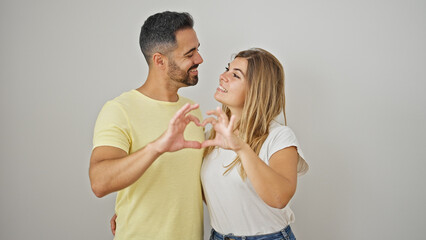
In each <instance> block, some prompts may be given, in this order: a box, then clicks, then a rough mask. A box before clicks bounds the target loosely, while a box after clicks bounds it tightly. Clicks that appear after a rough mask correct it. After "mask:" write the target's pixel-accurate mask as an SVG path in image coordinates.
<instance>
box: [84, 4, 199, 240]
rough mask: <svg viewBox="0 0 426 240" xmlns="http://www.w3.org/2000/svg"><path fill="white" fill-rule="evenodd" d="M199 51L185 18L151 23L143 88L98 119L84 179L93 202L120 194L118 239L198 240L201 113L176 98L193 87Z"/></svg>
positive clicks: (143, 39)
mask: <svg viewBox="0 0 426 240" xmlns="http://www.w3.org/2000/svg"><path fill="white" fill-rule="evenodd" d="M199 45H200V44H199V42H198V38H197V35H196V33H195V31H194V29H193V20H192V17H191V15H189V14H188V13H176V12H162V13H157V14H154V15H152V16H150V17H149V18H148V19H147V20H146V21H145V23H144V25H143V26H142V30H141V34H140V46H141V50H142V53H143V55H144V57H145V59H146V61H147V63H148V66H149V73H148V76H147V79H146V81H145V83H144V84H143V85H142V86H141V87H140V88H138V89H136V90H131V91H129V92H125V93H123V94H122V95H120V96H119V97H117V98H115V99H113V100H111V101H108V102H107V103H106V104H105V105H104V107H103V108H102V110H101V112H100V113H99V116H98V119H97V121H96V126H95V130H94V137H93V143H94V146H93V152H92V156H91V159H90V170H89V176H90V181H91V186H92V190H93V192H94V193H95V195H96V196H97V197H103V196H105V195H107V194H109V193H112V192H115V191H118V194H117V199H116V207H115V211H116V214H117V216H118V217H117V219H116V223H117V227H116V232H115V239H126V240H127V239H197V240H199V239H201V238H202V233H203V206H202V194H201V183H200V175H199V174H200V167H201V160H202V150H201V142H202V141H203V140H204V135H203V129H202V127H199V126H200V122H199V118H201V113H200V111H199V109H197V108H198V105H196V104H193V105H191V104H192V103H193V102H192V101H190V100H189V99H187V98H184V97H182V96H179V95H178V94H177V91H178V89H179V88H181V87H186V86H193V85H195V84H197V82H198V71H197V67H198V65H199V64H201V63H202V62H203V59H202V57H201V56H200V54H199V53H198V47H199ZM191 111H193V113H194V115H192V114H190V113H189V112H191ZM190 122H194V123H196V124H192V123H191V124H190Z"/></svg>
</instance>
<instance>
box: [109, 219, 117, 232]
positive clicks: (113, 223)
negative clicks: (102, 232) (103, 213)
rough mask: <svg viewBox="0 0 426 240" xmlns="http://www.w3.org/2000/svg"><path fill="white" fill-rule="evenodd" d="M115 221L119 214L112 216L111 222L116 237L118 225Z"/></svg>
mask: <svg viewBox="0 0 426 240" xmlns="http://www.w3.org/2000/svg"><path fill="white" fill-rule="evenodd" d="M115 219H117V214H114V216H112V218H111V221H110V222H109V223H110V224H111V232H112V235H114V236H115V229H116V228H117V225H116V224H115Z"/></svg>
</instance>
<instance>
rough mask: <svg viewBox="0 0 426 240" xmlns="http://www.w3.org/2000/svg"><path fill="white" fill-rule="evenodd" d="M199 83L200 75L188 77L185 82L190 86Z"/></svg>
mask: <svg viewBox="0 0 426 240" xmlns="http://www.w3.org/2000/svg"><path fill="white" fill-rule="evenodd" d="M197 83H198V76H197V77H195V78H192V79H188V80H187V81H185V82H184V84H185V85H186V86H187V87H189V86H195V85H197Z"/></svg>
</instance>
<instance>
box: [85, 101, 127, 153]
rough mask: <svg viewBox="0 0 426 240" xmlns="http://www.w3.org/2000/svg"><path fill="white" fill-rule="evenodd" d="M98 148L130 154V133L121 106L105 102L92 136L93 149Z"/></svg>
mask: <svg viewBox="0 0 426 240" xmlns="http://www.w3.org/2000/svg"><path fill="white" fill-rule="evenodd" d="M99 146H112V147H117V148H120V149H122V150H124V151H125V152H127V153H129V152H130V146H131V132H130V126H129V122H128V119H127V116H126V114H125V112H124V110H123V109H122V108H121V106H120V105H119V104H118V103H116V102H113V101H109V102H107V103H106V104H105V105H104V106H103V108H102V110H101V111H100V113H99V115H98V118H97V120H96V124H95V130H94V134H93V148H96V147H99Z"/></svg>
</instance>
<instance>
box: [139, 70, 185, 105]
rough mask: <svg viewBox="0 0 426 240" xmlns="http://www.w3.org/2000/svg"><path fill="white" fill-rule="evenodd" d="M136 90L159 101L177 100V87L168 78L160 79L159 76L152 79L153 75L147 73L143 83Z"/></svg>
mask: <svg viewBox="0 0 426 240" xmlns="http://www.w3.org/2000/svg"><path fill="white" fill-rule="evenodd" d="M136 90H137V91H139V92H141V93H142V94H143V95H145V96H147V97H149V98H152V99H155V100H159V101H165V102H177V101H178V100H179V97H178V95H177V91H178V90H179V87H178V86H176V85H174V84H173V82H172V81H171V80H170V79H162V78H160V77H157V78H156V79H154V76H150V75H148V78H147V79H146V81H145V83H144V84H143V85H142V86H141V87H140V88H138V89H136Z"/></svg>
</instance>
